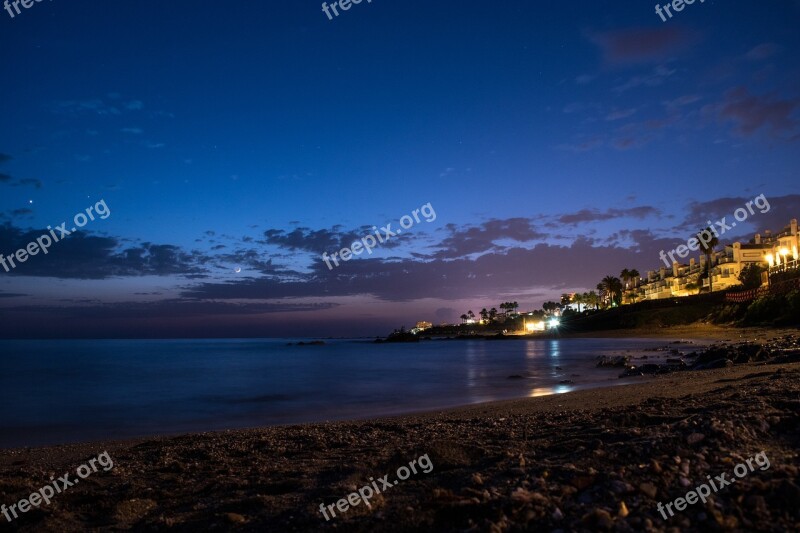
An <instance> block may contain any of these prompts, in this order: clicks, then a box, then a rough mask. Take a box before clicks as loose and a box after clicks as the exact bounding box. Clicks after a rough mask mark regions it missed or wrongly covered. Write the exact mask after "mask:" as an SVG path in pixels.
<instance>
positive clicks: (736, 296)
mask: <svg viewBox="0 0 800 533" xmlns="http://www.w3.org/2000/svg"><path fill="white" fill-rule="evenodd" d="M794 289H800V278H795V279H790V280H787V281H781V282H778V283H773V284H771V285H769V286H762V287H759V288H757V289H750V290H747V291H740V292H728V293H726V294H725V301H727V302H733V303H745V302H751V301H753V300H755V299H756V298H760V297H762V296H766V295H767V294H786V293H787V292H789V291H791V290H794Z"/></svg>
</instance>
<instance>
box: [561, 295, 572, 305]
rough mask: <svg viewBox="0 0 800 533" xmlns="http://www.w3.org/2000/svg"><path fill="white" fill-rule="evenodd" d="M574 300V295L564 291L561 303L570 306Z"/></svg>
mask: <svg viewBox="0 0 800 533" xmlns="http://www.w3.org/2000/svg"><path fill="white" fill-rule="evenodd" d="M571 302H572V296H571V295H569V294H567V293H564V294H562V295H561V305H563V306H564V307H566V306H568V305H569V304H570V303H571Z"/></svg>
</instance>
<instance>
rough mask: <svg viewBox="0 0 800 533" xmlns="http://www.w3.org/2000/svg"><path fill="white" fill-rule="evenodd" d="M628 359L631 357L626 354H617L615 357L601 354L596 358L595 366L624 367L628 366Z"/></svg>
mask: <svg viewBox="0 0 800 533" xmlns="http://www.w3.org/2000/svg"><path fill="white" fill-rule="evenodd" d="M630 361H631V358H630V357H629V356H627V355H617V356H615V357H609V356H607V355H602V356H600V357H598V358H597V366H598V367H602V368H608V367H610V368H614V367H625V366H628V364H629V363H630Z"/></svg>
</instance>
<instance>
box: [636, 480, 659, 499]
mask: <svg viewBox="0 0 800 533" xmlns="http://www.w3.org/2000/svg"><path fill="white" fill-rule="evenodd" d="M639 490H640V491H642V493H643V494H646V495H647V497H648V498H650V499H655V497H656V495H657V494H658V489H657V488H656V486H655V485H653V484H652V483H642V484H641V485H639Z"/></svg>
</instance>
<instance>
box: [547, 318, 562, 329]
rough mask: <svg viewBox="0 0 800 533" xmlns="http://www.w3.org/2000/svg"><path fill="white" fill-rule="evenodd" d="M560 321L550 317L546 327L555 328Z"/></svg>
mask: <svg viewBox="0 0 800 533" xmlns="http://www.w3.org/2000/svg"><path fill="white" fill-rule="evenodd" d="M560 323H561V321H559V320H558V319H557V318H551V319H550V320H548V321H547V327H550V328H557V327H558V325H559V324H560Z"/></svg>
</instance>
